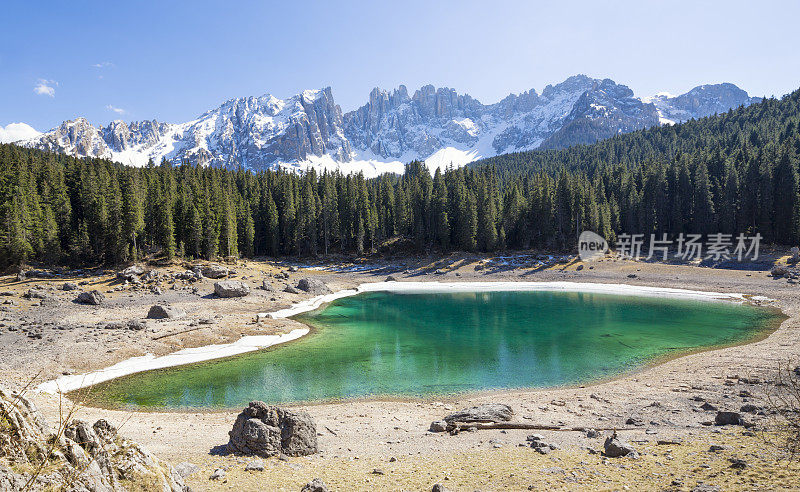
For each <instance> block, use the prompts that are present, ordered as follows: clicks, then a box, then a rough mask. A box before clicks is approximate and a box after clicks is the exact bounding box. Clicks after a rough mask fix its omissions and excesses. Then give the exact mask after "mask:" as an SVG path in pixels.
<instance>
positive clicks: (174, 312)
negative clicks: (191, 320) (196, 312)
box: [147, 304, 186, 319]
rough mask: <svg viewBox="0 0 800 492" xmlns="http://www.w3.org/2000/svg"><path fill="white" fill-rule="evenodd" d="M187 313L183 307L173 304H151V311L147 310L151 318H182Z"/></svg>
mask: <svg viewBox="0 0 800 492" xmlns="http://www.w3.org/2000/svg"><path fill="white" fill-rule="evenodd" d="M185 315H186V312H185V311H184V310H183V309H180V308H176V307H172V306H161V305H158V304H156V305H155V306H151V307H150V311H148V312H147V317H148V318H150V319H167V318H169V319H172V318H180V317H181V316H185Z"/></svg>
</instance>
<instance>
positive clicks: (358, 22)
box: [0, 0, 800, 131]
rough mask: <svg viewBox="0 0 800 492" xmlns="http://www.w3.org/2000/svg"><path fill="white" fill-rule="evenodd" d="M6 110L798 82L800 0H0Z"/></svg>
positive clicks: (103, 111)
mask: <svg viewBox="0 0 800 492" xmlns="http://www.w3.org/2000/svg"><path fill="white" fill-rule="evenodd" d="M0 17H2V19H3V21H2V23H0V24H2V27H0V125H6V124H8V123H11V122H20V121H21V122H25V123H28V124H30V125H32V126H33V127H35V128H36V129H38V130H40V131H43V130H47V129H49V128H51V127H53V126H55V125H57V124H58V123H60V122H61V121H63V120H65V119H70V118H74V117H76V116H79V115H82V116H86V117H87V118H89V120H90V121H92V122H94V123H96V124H100V123H102V124H105V123H107V122H109V121H111V120H113V119H118V118H121V119H124V120H126V121H132V120H141V119H153V118H155V119H158V120H159V121H166V122H181V121H186V120H189V119H192V118H194V117H195V116H197V115H198V114H200V113H202V112H203V111H205V110H207V109H211V108H213V107H216V106H217V105H219V104H220V103H221V102H223V101H225V100H226V99H230V98H233V97H239V96H247V95H258V94H263V93H271V94H273V95H275V96H277V97H281V98H283V97H287V96H290V95H292V94H296V93H297V92H299V91H301V90H302V89H306V88H319V87H324V86H328V85H330V86H331V87H332V88H333V93H334V97H335V99H336V101H337V102H338V103H339V104H340V105H341V107H342V109H343V110H344V111H348V110H351V109H354V108H356V107H357V106H359V105H361V104H363V103H364V102H366V100H367V97H368V94H369V91H370V89H371V88H372V87H376V86H379V87H383V88H393V87H396V86H397V85H399V84H406V85H407V86H408V88H409V90H411V91H413V90H415V89H417V88H419V87H420V86H421V85H424V84H427V83H432V84H434V85H437V86H449V87H454V88H456V89H457V90H458V91H459V92H466V93H469V94H470V95H472V96H473V97H475V98H477V99H479V100H481V101H482V102H485V103H491V102H495V101H497V100H499V99H501V98H502V97H504V96H505V95H507V94H509V93H511V92H522V91H525V90H528V89H531V88H534V89H536V90H537V91H541V90H542V88H544V86H545V85H547V84H549V83H557V82H560V81H562V80H563V79H565V78H566V77H568V76H569V75H573V74H576V73H585V74H587V75H590V76H593V77H598V78H604V77H608V78H612V79H614V80H615V81H616V82H618V83H623V84H626V85H628V86H629V87H631V89H633V90H634V92H635V93H636V94H637V95H640V96H646V95H651V94H653V93H655V92H659V91H669V92H672V93H676V94H678V93H682V92H685V91H687V90H689V89H691V88H692V87H694V86H696V85H699V84H702V83H717V82H733V83H735V84H737V85H739V86H740V87H742V88H743V89H745V90H747V91H748V92H750V94H752V95H773V94H774V95H782V94H785V93H787V92H790V91H792V90H794V89H796V88H798V87H799V86H800V54H798V51H800V50H798V47H797V26H796V22H797V19H798V18H800V2H796V1H785V2H770V1H765V2H759V3H752V2H737V1H724V2H703V1H698V0H695V1H693V2H662V1H653V2H648V1H642V0H639V1H637V2H622V1H619V2H613V1H592V2H533V1H518V2H511V1H502V0H493V1H491V2H487V1H485V0H484V1H471V0H462V1H442V2H437V1H431V0H428V1H417V0H410V1H403V2H381V1H377V0H376V1H371V2H369V1H367V2H357V1H350V2H333V1H320V2H304V1H290V2H287V1H285V0H282V1H279V2H235V1H228V2H206V1H193V2H178V1H159V2H150V1H128V2H114V1H111V2H109V1H103V2H99V1H97V2H96V1H89V0H86V1H45V0H42V1H35V2H32V1H22V0H19V1H17V0H7V1H5V2H4V3H3V5H2V7H0Z"/></svg>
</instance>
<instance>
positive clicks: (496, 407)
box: [444, 403, 514, 423]
mask: <svg viewBox="0 0 800 492" xmlns="http://www.w3.org/2000/svg"><path fill="white" fill-rule="evenodd" d="M513 416H514V412H513V411H512V410H511V407H510V406H508V405H506V404H503V403H487V404H485V405H478V406H476V407H472V408H465V409H464V410H461V411H460V412H456V413H451V414H450V415H448V416H447V417H445V418H444V420H445V421H446V422H448V423H450V422H508V421H509V420H511V417H513Z"/></svg>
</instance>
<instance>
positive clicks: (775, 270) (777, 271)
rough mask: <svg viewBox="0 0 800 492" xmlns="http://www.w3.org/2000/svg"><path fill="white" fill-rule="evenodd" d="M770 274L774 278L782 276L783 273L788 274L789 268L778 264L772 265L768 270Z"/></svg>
mask: <svg viewBox="0 0 800 492" xmlns="http://www.w3.org/2000/svg"><path fill="white" fill-rule="evenodd" d="M769 273H770V275H772V276H773V277H775V278H780V277H783V276H784V275H788V274H789V270H788V269H787V268H786V267H782V266H780V265H778V266H774V267H772V270H770V271H769Z"/></svg>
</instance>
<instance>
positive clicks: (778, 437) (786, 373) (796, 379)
mask: <svg viewBox="0 0 800 492" xmlns="http://www.w3.org/2000/svg"><path fill="white" fill-rule="evenodd" d="M765 403H766V407H767V411H768V413H769V414H770V415H771V416H772V417H773V420H774V422H773V427H772V429H771V431H772V432H770V436H769V438H768V441H769V442H770V444H772V445H774V446H776V447H777V449H778V451H779V452H781V453H782V454H785V455H786V456H787V457H788V458H789V459H790V460H800V366H798V365H797V364H793V363H786V364H779V365H778V369H777V372H776V374H775V379H774V380H773V381H772V382H771V383H770V384H769V385H768V386H767V388H766V394H765Z"/></svg>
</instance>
